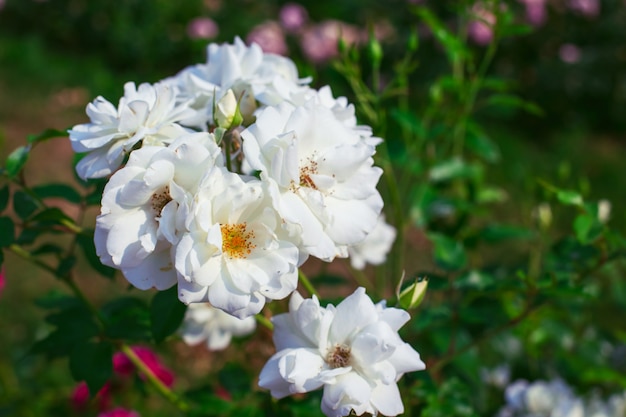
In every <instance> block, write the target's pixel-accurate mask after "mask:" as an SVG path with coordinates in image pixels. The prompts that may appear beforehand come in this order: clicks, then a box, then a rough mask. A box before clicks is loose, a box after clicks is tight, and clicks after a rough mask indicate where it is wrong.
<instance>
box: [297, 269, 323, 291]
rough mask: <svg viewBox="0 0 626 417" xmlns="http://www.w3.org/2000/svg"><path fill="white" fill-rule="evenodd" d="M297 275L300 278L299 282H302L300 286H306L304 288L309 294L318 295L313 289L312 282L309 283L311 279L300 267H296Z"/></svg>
mask: <svg viewBox="0 0 626 417" xmlns="http://www.w3.org/2000/svg"><path fill="white" fill-rule="evenodd" d="M298 277H299V278H300V282H301V283H302V286H303V287H304V288H306V290H307V291H308V292H309V294H310V295H315V296H316V297H319V294H318V292H317V290H316V289H315V287H314V286H313V284H311V281H310V280H309V278H308V277H307V276H306V275H305V274H304V272H302V270H301V269H298Z"/></svg>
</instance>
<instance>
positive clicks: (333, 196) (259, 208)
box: [69, 38, 423, 415]
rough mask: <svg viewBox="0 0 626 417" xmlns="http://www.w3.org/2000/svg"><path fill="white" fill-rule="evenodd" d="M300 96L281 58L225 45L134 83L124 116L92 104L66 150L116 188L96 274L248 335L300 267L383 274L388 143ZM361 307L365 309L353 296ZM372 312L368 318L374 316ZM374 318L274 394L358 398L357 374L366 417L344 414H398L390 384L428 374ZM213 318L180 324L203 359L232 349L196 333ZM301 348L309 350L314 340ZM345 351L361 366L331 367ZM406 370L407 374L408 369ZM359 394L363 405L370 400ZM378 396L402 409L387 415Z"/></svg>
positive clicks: (324, 97)
mask: <svg viewBox="0 0 626 417" xmlns="http://www.w3.org/2000/svg"><path fill="white" fill-rule="evenodd" d="M307 83H308V80H305V79H300V78H299V76H298V72H297V69H296V67H295V65H294V63H293V62H292V61H291V60H289V59H288V58H285V57H281V56H277V55H272V54H266V53H263V52H262V50H261V49H260V47H259V46H258V45H255V44H253V45H251V46H246V45H245V44H244V43H243V42H242V41H241V40H240V39H238V38H237V39H235V42H234V44H223V45H217V44H211V45H209V47H208V61H207V63H206V64H198V65H195V66H191V67H188V68H186V69H184V70H182V71H181V72H180V73H179V74H177V75H176V76H174V77H171V78H168V79H165V80H162V81H160V82H158V83H156V84H153V85H151V84H141V85H139V87H137V86H136V85H135V84H134V83H132V82H129V83H127V84H126V85H125V86H124V96H123V97H122V98H121V99H120V101H119V105H118V107H117V108H115V106H113V105H112V104H111V103H110V102H109V101H107V100H105V99H104V98H102V97H98V98H96V99H95V100H94V101H93V102H92V103H90V104H89V105H88V106H87V114H88V116H89V118H90V123H86V124H80V125H77V126H75V127H74V128H73V129H71V130H70V131H69V133H70V140H71V143H72V147H73V149H74V150H75V151H76V152H82V153H85V155H84V157H83V158H82V159H81V160H80V162H79V163H78V165H77V167H76V169H77V172H78V175H79V176H80V177H81V178H83V179H89V178H104V177H108V176H110V178H109V181H108V183H107V184H106V186H105V189H104V193H103V196H102V208H101V214H100V215H99V216H98V218H97V221H96V230H95V244H96V250H97V253H98V255H99V257H100V259H101V261H102V262H103V263H104V264H105V265H108V266H111V267H113V268H117V269H119V270H121V271H122V273H123V274H124V276H125V277H126V279H127V280H128V281H129V282H130V283H131V284H132V285H134V286H135V287H137V288H139V289H149V288H156V289H158V290H164V289H167V288H170V287H172V286H173V285H178V296H179V299H180V300H181V301H182V302H184V303H185V304H190V303H204V302H209V303H210V304H211V305H212V306H214V307H216V308H218V309H220V310H223V311H224V312H226V313H228V314H230V315H232V316H234V317H236V318H238V319H241V320H244V319H248V320H249V319H250V318H251V316H253V315H255V314H257V313H259V312H260V311H261V309H262V308H263V306H264V305H265V303H266V302H267V301H271V300H277V299H283V298H285V297H287V296H288V295H289V294H291V293H292V292H294V290H295V289H296V286H297V282H298V268H299V267H300V265H302V263H303V262H304V261H305V260H306V259H307V258H308V257H309V256H314V257H317V258H319V259H322V260H324V261H331V260H333V259H334V258H335V257H347V256H349V255H350V256H351V257H352V259H353V265H354V266H355V267H356V268H363V267H364V265H365V262H369V263H375V264H376V263H381V262H383V261H384V259H385V255H386V253H387V251H388V250H389V249H390V246H391V243H392V242H393V239H394V237H395V230H393V228H391V227H390V226H388V225H386V224H385V222H384V219H382V215H381V210H382V207H383V201H382V198H381V196H380V194H379V192H378V191H377V189H376V185H377V182H378V180H379V178H380V176H381V174H382V170H381V169H380V168H378V167H375V166H374V160H373V158H372V157H373V155H374V153H375V149H376V145H378V144H379V143H380V142H381V139H379V138H377V137H374V136H373V135H372V132H371V129H370V128H369V127H367V126H360V125H357V121H356V117H355V113H354V107H353V105H351V104H349V103H348V101H347V100H346V99H345V98H343V97H340V98H334V97H333V95H332V92H331V90H330V88H329V87H324V88H322V89H320V90H315V89H313V88H311V87H309V86H308V85H307ZM368 242H369V243H368ZM355 294H356V295H353V297H358V298H359V299H361V298H363V297H365V298H366V299H367V300H369V298H368V297H367V296H365V295H364V293H363V292H362V291H361V292H357V293H355ZM294 300H299V301H294ZM316 302H317V301H316V300H311V301H309V302H305V303H303V304H302V300H301V299H299V298H297V297H296V298H294V299H292V310H294V311H292V314H293V315H295V316H297V317H300V316H302V313H301V310H303V307H300V308H298V306H299V305H300V304H302V305H306V306H307V309H308V310H307V311H309V310H311V308H313V307H312V304H310V303H314V304H315V303H316ZM363 302H365V301H363ZM369 303H370V304H371V300H370V301H369ZM372 306H373V304H372V305H371V306H370V305H369V304H368V308H370V307H371V308H370V310H372V308H373V307H372ZM316 308H317V309H318V310H319V311H317V310H316V311H317V312H314V311H313V310H311V311H310V312H309V313H307V314H313V316H311V317H308V316H307V317H308V318H307V319H306V320H317V318H316V317H318V316H319V317H321V315H322V316H324V317H326V318H325V319H324V324H320V326H321V327H320V328H322V327H324V326H329V325H330V322H332V320H333V317H335V316H337V317H338V316H340V315H341V314H340V313H339V310H340V309H339V307H338V308H337V313H335V311H334V309H331V308H330V307H329V309H328V310H323V309H320V307H319V304H317V307H316ZM296 310H297V311H296ZM384 311H386V312H387V313H385V312H384ZM370 313H371V314H369V315H368V316H367V319H366V321H364V322H363V323H360V322H359V323H358V324H354V326H356V327H353V328H350V329H349V330H350V331H351V332H352V333H350V334H348V333H342V334H341V338H338V336H337V337H336V336H333V337H330V336H321V335H319V334H316V335H315V337H326V339H324V341H323V343H326V344H328V343H330V345H328V346H326V345H324V346H322V345H320V347H319V349H320V350H319V352H318V353H319V354H320V355H321V356H319V358H320V360H321V362H320V360H318V361H317V362H316V366H317V365H319V366H318V373H319V375H318V376H315V377H312V376H310V375H308V374H307V375H304V376H302V378H304V377H306V378H309V377H311V378H313V379H312V381H313V380H314V381H315V382H303V383H302V384H300V382H293V383H292V382H289V384H295V385H293V387H292V388H285V389H282V388H280V389H278V391H277V392H275V394H276V395H278V396H284V395H286V393H288V392H303V391H306V390H309V389H313V388H317V387H319V386H320V385H321V384H332V385H333V386H334V384H335V382H333V381H344V382H337V384H339V385H338V386H342V387H344V386H345V387H347V386H348V385H349V386H352V387H354V386H355V385H352V383H353V382H355V381H356V380H355V377H354V376H352V375H353V374H354V373H355V372H357V373H359V372H361V371H363V375H366V376H367V377H370V376H371V378H374V377H375V378H376V379H375V381H376V383H375V384H374V385H371V384H370V385H369V388H367V389H368V390H369V391H371V393H372V396H373V397H372V401H371V404H369V403H366V402H363V401H361V400H362V395H361V396H356V397H355V396H354V395H352V394H346V395H349V396H350V398H352V400H350V401H353V400H354V401H356V402H354V401H353V402H349V403H345V404H349V405H350V406H352V408H353V409H354V410H355V411H357V412H359V411H360V412H366V411H367V412H375V411H376V410H377V409H380V410H381V411H382V412H384V413H385V414H387V415H393V412H396V411H398V410H399V408H398V407H400V408H401V404H402V403H401V401H399V397H398V395H397V386H396V385H395V381H396V380H397V378H399V377H400V375H402V373H403V372H406V371H408V370H416V369H422V368H423V363H422V362H421V361H420V360H419V355H417V353H416V352H415V351H413V350H412V349H411V348H410V347H408V345H404V344H402V343H400V341H399V338H398V336H397V333H395V332H396V330H397V328H398V327H399V326H400V325H401V324H402V323H400V321H402V320H404V321H406V317H404V316H403V315H401V314H400V313H399V312H398V313H396V312H395V310H394V309H386V310H382V308H380V307H379V308H377V309H376V310H375V311H374V310H372V311H371V312H370ZM217 314H218V313H215V312H208V311H204V312H202V310H201V309H199V308H196V307H194V310H193V312H189V313H188V323H187V326H188V329H190V330H189V331H188V332H187V333H188V335H187V338H188V339H189V341H191V342H194V343H195V342H198V341H199V340H201V339H203V338H211V336H210V335H214V336H213V339H214V340H213V342H209V345H210V346H212V348H215V349H219V348H223V347H225V345H226V344H228V341H229V338H230V335H226V333H228V332H230V331H231V330H232V329H230V330H228V331H226V330H224V329H222V330H221V332H222V333H221V334H222V337H221V339H220V338H219V335H220V330H219V329H220V325H215V326H217V327H215V326H213V328H212V329H213V330H211V328H207V327H206V326H204V325H203V321H207V320H208V321H211V322H212V323H228V320H229V319H225V320H224V319H223V318H222V319H220V316H219V315H217ZM342 314H344V315H350V316H354V315H360V314H361V312H360V311H359V310H353V311H351V312H344V313H342ZM404 314H406V313H404ZM400 316H402V319H400ZM278 317H281V316H278ZM278 317H277V320H279V321H277V322H276V330H277V334H283V335H284V334H285V332H288V331H289V330H283V331H281V330H280V327H281V325H282V323H283V322H284V321H285V319H282V320H281V319H279V318H278ZM294 320H295V321H294V323H296V324H297V323H299V324H300V325H303V326H307V325H310V324H311V323H304V322H302V320H305V319H302V318H297V319H294ZM342 320H347V319H346V317H343V319H342ZM350 320H352V319H350ZM359 320H365V318H364V317H359ZM247 323H248V324H237V325H236V326H235V327H237V326H239V327H238V329H239V330H235V333H236V332H237V331H240V333H245V332H247V331H250V330H251V327H250V326H251V325H250V324H249V321H248V322H247ZM385 323H386V324H385ZM363 326H366V327H363ZM367 326H369V327H367ZM372 326H374V327H372ZM381 326H382V327H381ZM227 327H228V325H227ZM253 327H254V326H252V328H253ZM331 327H332V326H331ZM335 327H337V326H335ZM383 327H384V329H382V330H381V328H383ZM366 328H367V329H370V330H368V331H365V329H366ZM207 329H208V330H207ZM215 329H218V330H217V333H215V332H214V330H215ZM302 329H304V328H302ZM302 329H300V331H305V330H302ZM331 330H332V329H331ZM306 331H308V330H306ZM325 331H328V329H327V328H326V330H325ZM370 331H371V332H373V333H370ZM379 331H380V332H382V333H381V334H380V335H378V334H377V333H376V332H379ZM332 332H334V330H332V331H331V333H332ZM215 334H217V335H218V336H215ZM303 334H304V333H303ZM332 334H334V333H332ZM394 334H395V336H394ZM276 337H277V338H278V339H281V337H282V336H276ZM285 337H286V339H285V340H288V342H285V343H282V344H281V343H278V345H279V346H281V345H285V346H290V349H296V350H297V351H298V352H299V351H300V350H302V349H305V350H302V351H303V352H305V351H306V352H308V351H309V350H310V349H312V345H311V346H309V345H306V346H305V345H300V344H297V343H296V342H295V340H296V339H295V338H297V337H299V336H295V335H293V336H292V337H287V336H285ZM307 337H309V339H307V340H309V342H311V343H313V340H312V339H310V337H313V335H308V336H307ZM377 337H378V338H380V337H384V338H385V339H384V340H382V339H381V340H379V339H376V338H377ZM347 338H352V339H347ZM372 338H374V339H376V340H378V342H376V340H374V339H372ZM227 339H228V340H227ZM335 339H336V340H335ZM303 340H304V339H303ZM350 341H352V342H353V345H352V346H353V348H354V350H353V352H354V354H353V355H352V356H354V358H353V359H350V358H351V357H352V356H351V354H350V348H347V349H348V350H347V353H341V352H339V353H337V354H338V355H339V356H340V357H343V356H341V355H344V356H345V357H346V358H347V359H345V363H343V362H342V364H341V366H338V365H337V364H338V363H339V362H336V361H335V362H333V361H334V359H332V358H333V357H334V356H333V355H335V354H334V353H332V352H334V350H333V349H335V348H334V347H333V346H335V345H333V343H338V345H337V346H340V347H341V346H350ZM277 342H278V340H277ZM292 342H293V343H296V344H295V345H293V343H292ZM211 343H213V345H211ZM298 343H299V342H298ZM320 343H322V342H320ZM323 343H322V344H323ZM279 349H281V348H280V347H279ZM307 349H308V350H307ZM341 349H343V348H341ZM368 349H374V350H372V351H368ZM335 350H336V349H335ZM409 350H410V351H411V352H412V353H410V354H409V353H407V352H408V351H409ZM394 352H395V353H394ZM294 355H295V353H294ZM298 355H300V354H298ZM372 355H374V356H376V355H378V356H376V357H373V356H372ZM406 355H408V356H407V358H409V359H410V361H409V362H406V363H405V362H404V361H403V360H404V359H406V358H404V356H406ZM283 356H284V357H286V358H292V359H293V358H295V356H293V357H292V356H290V355H287V356H285V355H283ZM281 357H282V356H281ZM328 358H331V359H328ZM395 358H400V359H395ZM285 360H287V359H281V360H280V361H281V363H283V362H284V361H285ZM290 360H291V359H289V361H290ZM338 360H339V359H338ZM277 361H278V359H276V360H273V361H270V364H274V363H277ZM372 361H373V362H372ZM318 362H319V363H318ZM322 362H323V363H326V365H327V368H328V369H326V368H324V367H323V366H322ZM289 363H290V364H292V365H293V363H292V362H289ZM370 364H376V366H374V365H372V367H371V372H372V375H370V374H369V373H368V372H370V371H367V372H366V370H367V369H369V368H368V366H370ZM268 366H270V365H268ZM279 368H280V366H279ZM281 369H282V368H281ZM297 369H299V368H297ZM297 369H296V371H293V370H292V371H289V372H287V374H285V375H283V374H282V373H280V372H279V371H276V370H275V371H271V372H272V376H271V377H270V376H268V377H263V378H262V381H268V379H267V378H270V380H271V381H275V380H276V378H278V376H277V375H279V374H280V375H282V376H283V377H284V378H285V379H284V380H285V381H292V380H293V379H294V378H296V380H297V381H300V379H299V378H300V377H301V376H299V375H297V372H299V371H297ZM350 369H352V371H350ZM268 372H270V371H268ZM294 372H296V373H295V374H294ZM308 372H310V370H309V371H308ZM264 375H266V374H264ZM306 378H305V379H306ZM364 378H365V376H364ZM307 381H308V379H307ZM285 383H287V382H285ZM268 384H269V385H268V386H271V385H272V384H274V382H268ZM346 384H347V385H346ZM363 384H364V383H360V385H358V386H359V390H361V388H363V389H365V385H367V384H365V385H363ZM290 387H291V385H290ZM389 387H395V389H393V388H389ZM272 390H273V392H274V391H275V390H274V388H272ZM369 391H368V392H369ZM363 395H365V394H363ZM331 397H332V400H331V399H330V398H331ZM339 397H340V396H339V394H338V393H337V392H336V391H333V390H329V391H328V395H327V393H326V391H325V404H326V406H325V407H326V409H327V410H330V409H333V410H336V411H335V412H330V411H328V412H327V414H329V415H340V414H337V413H338V412H340V413H343V415H345V414H347V413H348V412H349V410H348V409H346V408H345V407H344V405H345V404H344V403H343V402H342V401H343V400H341V399H340V398H339ZM374 397H376V398H377V399H376V400H374ZM382 397H385V398H393V400H394V401H396V400H397V402H398V404H399V405H396V406H395V408H392V407H390V406H384V404H383V403H384V401H386V400H383V399H382ZM357 400H358V401H357ZM381 401H382V402H383V403H381ZM342 404H344V405H342ZM381 404H383V405H381ZM337 410H339V411H337ZM346 410H347V411H346ZM396 414H397V413H396Z"/></svg>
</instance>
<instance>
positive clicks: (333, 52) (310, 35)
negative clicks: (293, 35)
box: [300, 20, 364, 63]
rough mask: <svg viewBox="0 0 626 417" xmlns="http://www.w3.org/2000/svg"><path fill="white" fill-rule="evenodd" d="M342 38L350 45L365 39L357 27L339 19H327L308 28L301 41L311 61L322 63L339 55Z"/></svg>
mask: <svg viewBox="0 0 626 417" xmlns="http://www.w3.org/2000/svg"><path fill="white" fill-rule="evenodd" d="M340 38H341V39H343V40H344V42H345V43H346V44H348V45H351V44H358V43H360V42H362V41H363V40H364V38H363V35H362V34H361V32H360V31H359V30H358V29H357V28H356V27H354V26H352V25H348V24H347V23H344V22H340V21H337V20H325V21H323V22H321V23H320V24H318V25H315V26H312V27H309V28H307V29H306V30H305V31H304V33H303V35H302V38H301V40H300V42H301V46H302V51H303V52H304V54H305V55H306V57H307V58H308V59H309V60H310V61H311V62H314V63H322V62H325V61H328V60H329V59H332V58H334V57H336V56H337V55H339V50H338V49H337V43H338V42H339V39H340Z"/></svg>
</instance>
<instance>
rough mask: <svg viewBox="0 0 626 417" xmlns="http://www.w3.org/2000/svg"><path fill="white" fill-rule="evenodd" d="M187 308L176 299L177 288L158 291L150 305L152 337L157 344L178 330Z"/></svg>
mask: <svg viewBox="0 0 626 417" xmlns="http://www.w3.org/2000/svg"><path fill="white" fill-rule="evenodd" d="M186 310H187V306H186V305H185V304H183V303H182V302H181V301H180V300H179V299H178V288H177V286H176V285H175V286H173V287H172V288H170V289H169V290H165V291H159V292H158V293H156V294H155V295H154V297H153V298H152V303H151V304H150V318H151V325H152V326H151V327H152V336H153V337H154V340H155V341H156V342H157V343H160V342H161V341H163V340H165V338H166V337H168V336H169V335H171V334H172V333H174V332H175V331H176V329H178V327H179V326H180V324H181V323H182V321H183V318H184V317H185V311H186Z"/></svg>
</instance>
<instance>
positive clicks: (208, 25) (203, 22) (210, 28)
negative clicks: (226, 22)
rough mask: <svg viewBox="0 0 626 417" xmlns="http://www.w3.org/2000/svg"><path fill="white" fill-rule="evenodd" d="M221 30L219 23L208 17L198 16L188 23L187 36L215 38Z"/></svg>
mask: <svg viewBox="0 0 626 417" xmlns="http://www.w3.org/2000/svg"><path fill="white" fill-rule="evenodd" d="M219 32H220V30H219V28H218V26H217V23H215V21H214V20H213V19H210V18H208V17H196V18H195V19H192V20H191V22H189V24H188V25H187V36H189V37H190V38H191V39H213V38H215V37H216V36H217V34H218V33H219Z"/></svg>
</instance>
